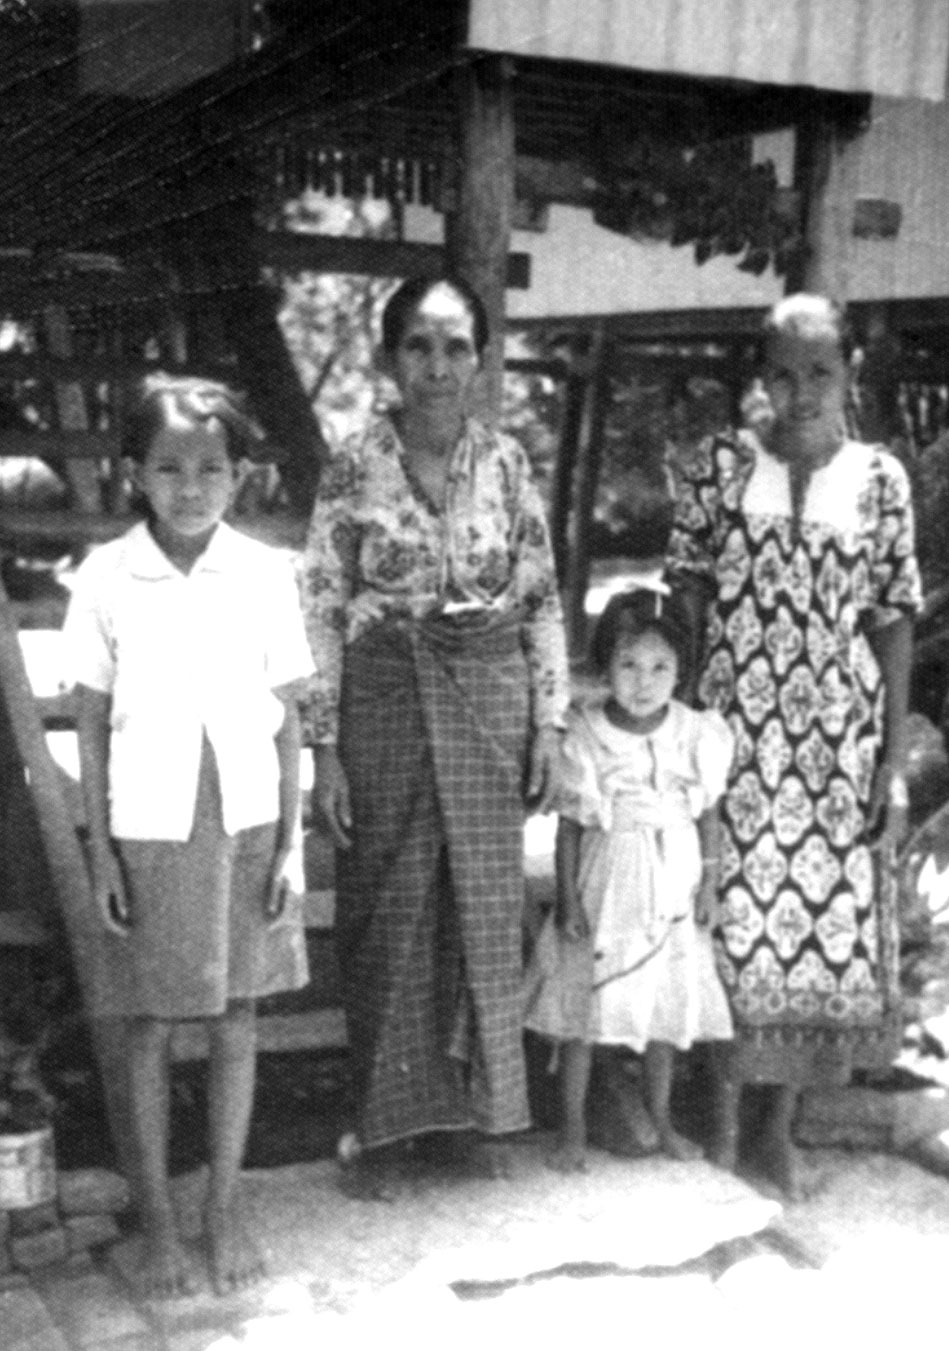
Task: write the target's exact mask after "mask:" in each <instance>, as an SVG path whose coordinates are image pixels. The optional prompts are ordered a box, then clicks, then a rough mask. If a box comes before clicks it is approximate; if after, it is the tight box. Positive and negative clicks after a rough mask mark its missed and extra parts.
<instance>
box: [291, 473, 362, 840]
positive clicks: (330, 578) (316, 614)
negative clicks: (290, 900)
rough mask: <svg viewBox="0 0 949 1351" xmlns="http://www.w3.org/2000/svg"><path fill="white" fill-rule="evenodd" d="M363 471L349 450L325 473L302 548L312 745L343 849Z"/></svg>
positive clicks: (318, 790)
mask: <svg viewBox="0 0 949 1351" xmlns="http://www.w3.org/2000/svg"><path fill="white" fill-rule="evenodd" d="M356 481H357V471H356V468H355V465H354V462H353V460H352V458H351V457H350V456H348V455H346V456H344V457H341V458H340V459H338V460H336V461H334V462H332V463H331V464H329V465H328V466H327V467H326V469H325V470H324V473H323V479H322V481H321V483H320V490H319V493H318V494H317V499H316V503H315V505H314V508H313V517H312V519H311V521H310V528H309V531H308V533H307V540H306V547H305V549H304V555H303V618H304V624H305V627H306V635H307V640H308V641H309V644H310V651H311V653H312V655H313V662H314V665H315V667H316V674H315V676H314V677H313V679H312V681H311V691H310V697H309V699H308V701H307V705H306V708H305V711H304V723H303V736H304V739H305V740H306V741H307V742H309V743H310V744H312V746H313V791H314V796H315V799H316V803H317V806H318V807H319V809H320V812H321V813H322V815H323V817H324V818H325V820H326V822H327V824H328V826H329V828H330V830H331V831H332V834H333V838H334V839H335V841H336V843H337V845H339V846H340V848H343V849H346V848H348V847H349V845H350V842H351V838H350V832H351V829H352V817H351V813H350V807H349V785H348V783H347V781H346V774H345V772H344V770H343V767H342V765H341V764H340V761H339V756H338V755H337V752H336V741H337V737H338V734H339V699H340V688H341V684H342V672H343V643H344V636H345V628H346V616H347V607H348V604H349V601H350V600H351V598H352V596H353V594H354V592H355V586H356V572H357V559H358V540H357V533H356V527H355V525H354V523H353V519H352V513H351V511H350V502H351V494H352V491H353V488H354V484H355V483H356Z"/></svg>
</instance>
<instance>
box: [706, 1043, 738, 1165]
mask: <svg viewBox="0 0 949 1351" xmlns="http://www.w3.org/2000/svg"><path fill="white" fill-rule="evenodd" d="M711 1054H712V1084H713V1087H712V1093H713V1112H714V1129H713V1132H712V1147H711V1150H710V1151H709V1157H710V1159H711V1161H712V1163H715V1164H718V1166H719V1168H726V1169H727V1170H728V1172H730V1173H733V1172H734V1171H735V1169H736V1168H737V1166H738V1109H739V1105H740V1102H741V1084H740V1083H739V1081H738V1077H737V1072H736V1069H735V1051H734V1047H733V1046H732V1044H731V1043H730V1042H727V1041H718V1042H714V1043H713V1044H712V1051H711Z"/></svg>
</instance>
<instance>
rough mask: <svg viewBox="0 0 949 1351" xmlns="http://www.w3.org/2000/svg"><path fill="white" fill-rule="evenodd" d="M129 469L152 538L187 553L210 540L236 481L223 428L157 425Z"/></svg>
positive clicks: (214, 425) (229, 502)
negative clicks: (149, 518) (146, 509)
mask: <svg viewBox="0 0 949 1351" xmlns="http://www.w3.org/2000/svg"><path fill="white" fill-rule="evenodd" d="M132 473H133V481H134V483H135V486H136V487H137V488H138V489H139V491H140V492H141V493H143V494H144V496H145V497H146V498H147V500H148V505H149V507H150V508H151V513H152V526H153V529H154V531H155V535H156V538H157V539H158V542H159V544H161V545H162V547H163V548H165V549H166V551H168V552H172V553H174V552H175V551H176V550H178V551H181V550H185V551H189V552H193V551H194V550H195V549H196V548H200V547H203V545H204V544H206V543H207V542H208V541H209V540H210V538H211V535H212V534H213V533H214V530H215V528H216V527H217V525H218V524H219V523H220V521H221V518H222V517H223V515H224V513H225V512H226V511H227V509H228V507H229V506H230V505H231V502H232V501H233V500H234V494H235V492H236V491H237V488H238V486H239V483H240V473H239V470H238V466H237V465H236V464H235V463H234V462H233V461H232V460H231V459H230V457H229V456H228V453H227V440H226V437H225V432H224V428H223V427H222V426H221V425H220V423H215V422H209V423H201V424H194V423H190V422H184V421H182V422H181V423H180V425H177V426H170V427H163V428H162V430H161V431H160V432H159V433H158V435H157V436H156V437H155V438H154V440H153V441H152V443H151V445H150V446H149V448H148V454H147V455H146V456H145V459H144V461H143V462H142V463H141V464H135V465H133V467H132Z"/></svg>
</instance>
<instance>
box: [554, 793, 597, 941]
mask: <svg viewBox="0 0 949 1351" xmlns="http://www.w3.org/2000/svg"><path fill="white" fill-rule="evenodd" d="M582 836H583V827H582V826H581V825H579V824H578V823H577V822H576V821H571V820H570V818H569V817H567V816H561V817H560V818H559V819H558V821H557V841H556V846H555V852H554V857H555V861H556V867H557V909H556V921H557V928H558V929H559V930H560V932H561V933H562V934H563V936H564V938H586V937H587V935H588V934H589V925H588V924H587V917H586V914H585V913H584V909H583V904H582V902H581V900H580V891H579V888H578V886H577V878H578V877H579V874H580V840H581V838H582Z"/></svg>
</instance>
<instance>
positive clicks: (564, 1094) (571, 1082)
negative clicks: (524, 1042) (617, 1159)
mask: <svg viewBox="0 0 949 1351" xmlns="http://www.w3.org/2000/svg"><path fill="white" fill-rule="evenodd" d="M592 1059H593V1048H592V1046H590V1045H589V1044H588V1043H587V1042H584V1041H566V1042H564V1043H563V1044H562V1045H561V1047H560V1113H561V1117H560V1141H559V1143H558V1145H557V1148H556V1150H555V1151H554V1153H553V1154H552V1155H551V1157H550V1159H549V1160H548V1162H549V1164H550V1167H551V1168H554V1169H556V1171H557V1172H558V1173H583V1172H586V1166H587V1165H586V1146H587V1122H586V1102H587V1087H588V1085H589V1083H590V1064H591V1062H592Z"/></svg>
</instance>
